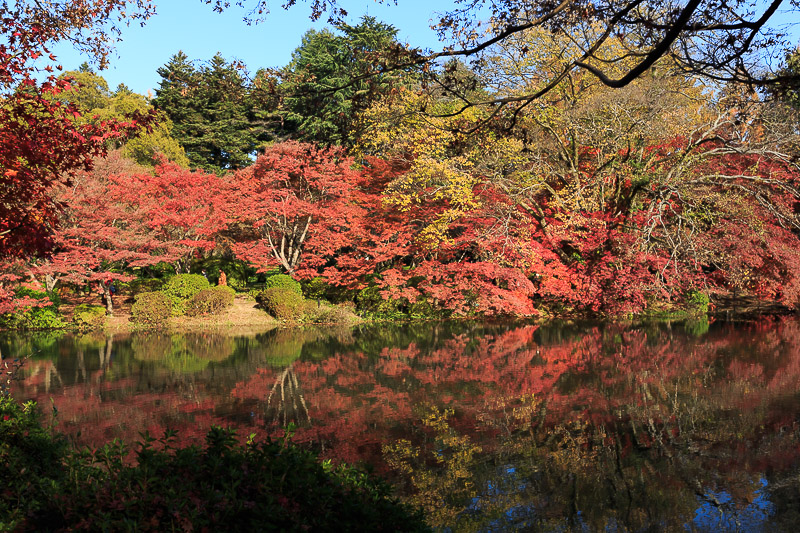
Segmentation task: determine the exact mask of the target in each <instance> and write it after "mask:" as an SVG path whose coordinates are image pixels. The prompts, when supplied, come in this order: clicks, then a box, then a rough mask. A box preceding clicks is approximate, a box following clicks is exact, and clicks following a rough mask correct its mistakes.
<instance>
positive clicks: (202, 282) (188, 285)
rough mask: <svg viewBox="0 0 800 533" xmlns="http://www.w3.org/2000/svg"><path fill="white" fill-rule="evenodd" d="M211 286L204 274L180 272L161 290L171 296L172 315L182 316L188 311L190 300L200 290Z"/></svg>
mask: <svg viewBox="0 0 800 533" xmlns="http://www.w3.org/2000/svg"><path fill="white" fill-rule="evenodd" d="M209 288H211V284H210V283H208V280H207V279H206V278H205V276H203V275H202V274H179V275H177V276H174V277H172V278H170V279H169V281H167V283H166V284H165V285H164V288H163V289H161V292H163V293H164V294H166V295H167V296H168V297H169V300H170V302H171V304H172V316H181V315H183V314H185V313H186V305H187V304H188V303H189V300H191V299H192V298H193V297H194V295H195V294H197V293H198V292H200V291H202V290H203V289H209Z"/></svg>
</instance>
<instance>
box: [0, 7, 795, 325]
mask: <svg viewBox="0 0 800 533" xmlns="http://www.w3.org/2000/svg"><path fill="white" fill-rule="evenodd" d="M106 3H107V4H108V7H109V8H110V9H111V11H108V12H105V13H104V12H102V11H98V12H92V15H91V17H89V18H90V19H91V20H89V22H91V23H92V24H101V23H102V22H103V21H106V22H108V20H107V19H108V18H109V17H111V16H112V15H113V16H116V14H117V12H116V11H115V9H120V10H121V6H122V5H123V4H125V2H106ZM95 4H97V5H98V6H100V5H105V3H104V2H100V1H99V0H98V1H96V2H94V3H93V4H92V5H95ZM136 4H137V7H138V8H140V10H143V11H137V13H139V14H138V15H135V16H145V17H146V16H147V15H149V13H150V10H149V7H150V6H149V3H147V2H137V3H136ZM502 4H503V5H502V6H501V7H502V9H500V11H499V12H498V13H496V14H494V15H493V16H501V15H502V13H506V14H508V15H509V16H514V17H517V16H523V13H521V12H520V11H519V10H518V9H517V7H515V6H514V5H512V4H513V2H504V3H502ZM62 7H63V9H65V10H67V11H69V10H68V9H67V7H66V6H62ZM740 7H741V4H740V3H737V6H736V8H737V9H738V8H740ZM696 8H697V6H696V5H695V6H694V7H692V6H689V8H687V10H686V11H682V10H678V11H679V12H682V13H684V14H686V16H689V17H691V16H694V15H693V14H694V13H695V10H696ZM543 9H545V10H546V8H543ZM565 9H566V8H565ZM732 9H733V8H732ZM467 11H468V10H467ZM567 11H569V12H571V10H570V9H567ZM465 12H466V11H465ZM119 15H120V16H121V17H123V18H124V16H125V15H124V13H119ZM524 15H525V16H528V14H527V13H525V14H524ZM594 15H595V14H587V17H585V18H581V19H580V20H572V22H571V23H570V25H569V26H558V27H554V28H550V27H548V26H547V25H546V24H545V25H543V24H542V23H541V21H538V22H535V23H534V22H531V23H530V24H525V25H523V26H520V27H517V26H513V27H509V28H508V33H503V32H502V31H500V34H501V35H499V36H498V38H497V39H495V40H491V41H490V42H487V43H485V46H483V47H481V49H480V50H469V51H468V52H466V55H468V56H473V55H474V56H475V58H476V61H475V62H472V63H470V64H466V63H463V62H460V61H458V60H454V59H452V58H451V59H450V60H448V61H443V62H440V63H437V64H431V63H428V61H427V59H424V58H423V59H424V60H423V59H421V58H420V56H419V55H418V54H417V53H415V52H409V50H408V49H407V48H404V47H403V46H402V45H400V44H399V43H398V42H397V40H396V34H397V32H396V29H395V28H393V27H392V26H390V25H387V24H384V23H381V22H379V21H377V20H375V19H373V18H370V17H365V18H363V19H362V20H361V21H360V22H359V24H357V25H354V26H352V25H349V24H347V23H345V22H344V21H341V20H339V21H337V23H336V24H335V26H334V28H333V29H332V30H330V31H329V30H321V31H317V30H314V31H310V32H308V33H307V34H306V35H305V36H304V37H303V40H302V42H301V43H300V45H299V46H298V48H297V49H296V50H295V53H294V54H293V56H292V61H291V63H290V64H289V65H287V66H286V67H285V68H283V69H276V70H265V69H260V70H257V71H256V74H255V75H254V76H253V77H252V79H251V77H250V76H249V74H248V70H247V68H246V67H245V65H242V64H241V63H239V62H236V61H227V60H225V59H224V58H223V57H222V55H220V54H217V55H216V56H214V57H213V58H211V59H210V60H209V61H207V62H205V63H203V62H198V61H193V60H190V59H189V58H188V57H187V56H186V55H185V54H183V53H178V54H177V55H175V56H174V57H173V58H172V59H171V60H170V61H169V63H168V64H167V65H165V66H164V68H162V69H161V70H160V71H159V73H160V74H161V76H162V83H161V86H160V88H159V90H158V91H157V95H156V98H155V99H153V101H152V105H153V106H154V108H155V109H157V110H158V113H161V115H160V117H161V118H160V120H161V121H160V122H159V123H158V125H156V126H153V124H152V123H150V121H149V120H145V121H142V120H140V118H141V116H142V114H143V113H150V114H151V115H153V116H154V117H155V115H154V113H155V112H154V110H153V109H151V103H150V102H149V101H148V100H147V99H146V98H144V97H142V96H139V95H135V94H133V93H131V92H130V91H129V90H127V89H126V88H125V87H124V86H121V87H118V88H117V89H116V90H115V91H111V90H109V88H108V86H107V84H106V83H105V81H104V80H103V79H102V78H101V77H100V76H98V75H97V74H95V73H94V72H92V71H91V69H90V68H89V67H88V66H85V65H84V66H82V67H81V68H80V69H78V70H75V71H69V72H68V73H67V75H64V76H61V77H59V78H52V79H50V80H48V81H47V82H45V83H44V84H41V85H37V84H36V83H34V82H32V81H31V78H30V73H31V72H32V70H31V69H33V68H34V67H33V66H31V65H28V63H26V62H25V61H27V60H23V59H21V58H17V57H16V56H13V57H12V56H11V55H8V54H6V56H3V57H4V58H5V59H3V61H6V62H7V63H9V64H13V65H16V66H17V67H18V68H19V75H18V76H14V75H9V76H7V79H6V78H4V79H3V80H1V81H2V82H3V83H4V84H5V85H4V87H7V88H10V87H11V86H12V85H13V82H15V81H22V82H24V83H22V85H23V86H25V87H28V89H26V90H19V91H16V92H14V93H13V98H12V97H11V93H9V97H8V98H7V105H5V106H3V107H2V111H3V112H9V113H11V114H12V115H13V117H12V116H11V115H9V117H7V120H6V119H3V118H2V117H0V122H3V123H4V124H5V123H7V124H8V125H9V128H8V129H7V132H9V133H8V134H7V135H4V137H3V139H0V142H7V144H8V145H9V150H8V151H4V152H3V153H8V154H11V155H9V156H8V157H10V158H12V159H13V161H12V160H11V159H8V161H5V160H3V161H5V162H3V161H0V168H2V169H3V172H4V176H5V177H6V178H7V179H8V180H10V181H8V187H5V186H4V188H3V190H4V191H7V192H8V194H10V196H9V197H8V199H7V201H4V202H3V205H4V206H6V207H4V208H3V209H6V210H7V211H8V212H7V213H0V258H3V260H4V262H5V263H4V265H3V266H4V271H3V274H2V279H0V283H2V286H0V303H2V305H0V311H6V310H11V309H13V308H14V307H19V306H22V307H26V308H27V307H30V306H31V305H32V302H31V301H27V300H26V301H23V300H22V299H20V298H17V297H14V296H13V294H12V293H11V292H10V291H9V287H13V286H15V285H17V284H19V282H20V280H21V279H26V278H30V277H33V278H34V279H35V280H36V281H37V282H38V283H40V284H41V285H42V286H43V287H44V288H45V289H46V290H47V291H49V292H53V291H55V290H57V288H58V286H59V284H61V285H71V286H72V287H80V286H84V285H85V284H90V285H91V286H92V288H93V289H96V291H97V293H98V294H100V295H101V297H102V300H103V303H105V305H106V311H107V313H108V314H112V313H113V311H114V310H113V298H112V292H111V287H116V286H121V285H122V284H124V283H127V282H132V281H135V279H136V278H140V277H162V276H163V277H166V276H165V274H166V270H165V268H166V265H169V267H170V268H171V269H172V270H174V272H175V273H176V274H179V275H187V274H186V273H188V272H198V271H199V270H200V269H201V268H204V267H205V266H210V265H214V268H215V270H214V271H213V272H212V277H214V279H216V276H217V274H216V272H219V269H220V268H221V267H220V265H222V264H223V263H224V264H225V265H226V269H228V272H229V274H230V275H231V277H230V280H229V283H230V285H231V286H234V285H235V286H236V288H237V289H238V290H242V291H244V290H246V289H247V288H248V287H247V285H248V283H255V284H258V283H259V282H260V281H262V280H263V279H264V276H265V275H266V273H274V271H275V270H276V269H278V270H280V271H281V272H282V274H283V275H287V276H291V278H292V279H293V280H295V281H297V282H301V283H305V284H306V285H307V286H308V287H312V284H313V286H314V287H315V288H314V292H315V298H321V299H329V300H331V301H334V302H336V303H341V302H345V301H349V302H354V303H356V304H357V306H358V310H359V312H361V313H362V314H365V315H368V316H373V317H382V318H401V317H402V318H409V317H410V318H417V317H442V316H509V315H513V316H531V315H542V314H544V315H566V314H569V315H578V314H581V315H587V314H591V315H602V316H621V315H631V314H637V313H644V312H649V313H671V312H674V311H676V310H681V309H683V310H691V309H696V308H700V307H702V306H698V305H697V301H698V300H697V299H698V298H700V299H703V298H705V299H708V298H709V297H710V296H711V295H713V294H724V293H733V294H734V295H744V296H752V297H758V298H762V299H770V300H775V301H778V302H780V303H781V304H783V305H786V306H788V307H794V306H795V305H797V303H798V301H800V266H798V265H800V246H799V244H800V243H799V242H798V237H797V235H798V231H800V217H798V213H800V208H798V205H800V204H799V203H798V202H799V201H800V169H798V163H797V162H798V157H797V154H798V150H800V142H799V139H800V137H798V133H797V127H796V125H797V120H798V119H797V116H798V115H797V113H798V111H797V109H795V107H796V106H794V107H793V104H796V98H795V96H796V95H795V92H796V91H795V90H794V88H795V87H796V78H797V68H796V63H797V59H796V58H797V55H796V53H789V54H787V55H786V60H785V64H784V65H782V66H781V69H780V70H779V79H778V80H776V81H777V82H778V83H776V84H775V85H774V86H772V91H771V93H770V94H771V95H772V97H773V98H774V100H773V101H769V102H765V101H763V100H762V98H761V96H760V95H759V94H757V93H754V92H753V91H751V90H750V89H748V86H747V85H739V84H736V83H733V81H734V80H733V79H731V80H730V81H731V83H729V84H727V85H724V84H723V85H719V86H715V87H713V88H710V87H707V86H706V85H705V84H704V83H705V78H702V77H699V76H696V75H695V74H693V73H692V72H689V71H687V70H686V68H685V67H686V64H685V63H682V62H681V61H682V59H681V58H680V57H678V56H679V55H680V54H678V55H677V56H676V54H674V53H672V52H671V51H668V50H667V49H657V50H656V49H653V48H652V47H650V46H649V45H648V44H647V39H646V36H647V35H653V34H656V33H659V32H661V31H665V30H664V27H660V29H657V30H654V29H653V28H651V27H648V26H646V25H644V26H641V25H640V22H641V21H639V22H636V23H634V22H632V21H627V22H626V21H625V20H623V19H624V17H623V19H620V20H618V21H617V23H619V24H622V25H623V26H625V27H628V26H629V27H630V29H631V31H633V33H620V34H617V33H611V34H610V33H607V32H606V28H605V27H604V25H603V21H602V20H601V18H598V17H596V16H594ZM651 15H652V14H650V15H648V17H649V16H651ZM553 16H556V14H553ZM561 16H562V14H558V17H561ZM625 16H627V14H626V15H625ZM653 16H655V15H653ZM93 17H94V18H93ZM655 18H656V19H659V16H655ZM26 20H27V19H26ZM492 20H493V22H492V25H490V26H489V27H487V31H488V32H489V33H493V32H495V33H496V32H497V31H498V27H497V26H495V25H496V24H500V22H501V20H504V19H502V17H501V18H500V19H494V18H493V19H492ZM637 20H638V19H637ZM764 20H766V19H764ZM506 22H508V21H506ZM562 22H565V21H562ZM442 24H443V27H453V28H456V27H462V28H466V27H468V26H469V24H467V21H466V20H462V19H458V20H457V19H453V18H447V17H446V18H445V19H443V21H442ZM90 25H91V24H90ZM762 25H763V20H761V19H759V24H758V25H757V26H758V30H760V28H761V26H762ZM712 26H713V25H712ZM21 30H25V28H21ZM25 31H27V32H28V33H25V32H24V31H21V32H20V36H19V37H17V36H14V39H18V41H16V40H15V41H14V43H16V44H19V45H20V46H22V45H23V44H24V45H25V46H30V47H32V48H31V50H34V49H36V50H39V49H40V48H41V47H42V46H45V44H46V42H49V41H57V40H58V39H60V38H63V35H62V36H59V35H56V34H52V35H51V34H48V35H47V36H46V37H45V41H43V42H39V41H36V42H32V41H26V40H25V39H28V38H30V31H32V30H30V28H28V29H27V30H25ZM682 31H684V30H680V31H679V32H678V33H680V32H682ZM708 31H711V32H716V31H717V28H709V29H708ZM689 33H691V32H689ZM670 35H671V36H670V39H675V38H677V35H672V34H670ZM472 38H475V39H477V36H475V35H473V36H472V37H468V39H472ZM587 42H594V43H596V44H597V48H596V49H592V50H591V51H590V52H587V51H586V50H587V49H586V48H585V46H584V45H585V44H586V43H587ZM665 42H666V41H665ZM635 43H639V45H640V46H641V47H642V50H645V51H644V52H642V53H643V54H644V56H646V57H647V59H646V60H642V59H641V57H643V56H640V55H637V54H636V53H632V52H631V50H632V47H634V44H635ZM95 44H98V45H99V44H101V43H95ZM751 44H753V43H750V44H748V45H746V46H745V47H744V48H746V49H748V50H749V48H750V45H751ZM753 46H755V45H754V44H753ZM729 47H732V48H736V46H735V43H734V44H730V45H729ZM101 48H102V47H101ZM656 48H658V47H656ZM740 51H742V50H741V49H740ZM746 51H747V50H746ZM37 53H38V52H37ZM450 55H452V54H449V53H447V54H444V56H450ZM444 56H443V57H444ZM683 59H684V60H685V59H686V58H683ZM20 61H22V63H20ZM725 61H727V59H726V60H725ZM725 61H723V63H724V64H725V65H728V63H726V62H725ZM423 65H424V68H419V67H420V66H423ZM728 74H731V76H732V77H733V78H736V77H738V76H739V73H738V71H737V72H734V73H731V72H728ZM26 80H27V81H26ZM614 80H618V81H619V80H622V81H624V83H623V82H620V83H616V82H614V83H609V81H614ZM534 101H535V103H536V105H533V104H532V102H534ZM484 104H489V105H488V106H487V105H484ZM89 115H91V116H89ZM14 117H16V118H14ZM43 117H45V118H46V120H44V119H43ZM136 117H139V118H136ZM131 119H134V120H131ZM43 120H44V121H43ZM136 120H138V122H135V121H136ZM42 121H43V122H42ZM134 122H135V123H134ZM141 124H145V125H147V126H148V127H149V130H148V131H147V132H142V133H144V134H142V135H140V136H139V137H138V138H136V139H128V138H127V137H126V136H127V134H128V133H131V132H133V131H135V130H136V129H137V128H139V127H140V126H141ZM12 126H13V127H12ZM40 126H41V128H42V129H41V131H40V130H39V129H37V128H39V127H40ZM4 131H5V130H4ZM30 136H39V137H42V139H39V138H38V137H37V138H36V139H33V137H30ZM29 137H30V138H29ZM176 141H177V143H179V144H180V145H181V147H182V148H181V147H179V146H177V143H176ZM307 141H312V142H307ZM51 145H52V146H51ZM21 146H28V147H31V146H37V148H36V150H34V151H32V152H31V153H26V154H21V153H17V152H18V151H19V149H20V147H21ZM12 148H13V150H12ZM111 148H119V150H113V151H111V152H110V153H108V152H109V149H111ZM15 150H16V151H15ZM181 150H184V151H185V156H186V157H188V164H189V166H191V167H194V169H193V170H192V169H187V168H184V166H185V165H186V164H187V159H184V155H183V153H182V151H181ZM45 153H46V154H56V156H52V157H51V156H50V155H47V156H45ZM59 154H61V155H59ZM106 154H107V155H106ZM159 154H160V155H159ZM104 155H106V157H101V156H104ZM165 157H168V158H171V159H173V161H172V162H170V161H167V160H165ZM131 158H133V159H135V161H133V160H132V159H131ZM23 161H24V162H25V165H23V166H25V168H24V169H23V168H22V167H20V162H23ZM137 162H138V163H139V164H137ZM141 164H143V165H144V166H142V165H141ZM53 165H56V166H53ZM17 167H20V168H17ZM9 191H10V192H9ZM11 221H15V222H14V224H17V225H16V226H15V227H13V228H12V227H10V226H9V224H12V222H11ZM18 221H22V222H21V223H20V224H18ZM3 224H5V225H3ZM6 226H8V227H6ZM11 258H14V262H13V264H12V261H11V260H10V259H11ZM251 278H252V279H251ZM176 279H181V278H180V277H179V278H176ZM312 280H314V281H313V282H312ZM172 283H177V282H176V281H174V282H172ZM267 283H268V285H267V286H269V283H270V282H269V280H268V281H267ZM202 288H206V286H202V287H201V286H200V285H197V286H196V287H194V289H193V290H192V292H191V293H186V294H184V293H183V292H181V291H180V290H178V289H173V288H170V287H169V286H168V287H167V288H166V289H165V291H166V293H167V294H169V295H170V298H171V299H172V305H173V314H175V315H179V314H183V313H184V312H185V310H186V304H187V302H188V301H189V299H190V298H192V297H193V296H194V294H196V292H198V291H199V290H200V289H202ZM295 288H296V287H295ZM176 291H177V292H176ZM178 292H181V293H180V294H178ZM12 302H13V303H12ZM193 312H200V313H202V312H205V311H200V310H196V311H193ZM290 314H293V312H292V313H290ZM48 321H49V319H47V320H44V319H43V320H41V321H39V322H37V323H45V322H48Z"/></svg>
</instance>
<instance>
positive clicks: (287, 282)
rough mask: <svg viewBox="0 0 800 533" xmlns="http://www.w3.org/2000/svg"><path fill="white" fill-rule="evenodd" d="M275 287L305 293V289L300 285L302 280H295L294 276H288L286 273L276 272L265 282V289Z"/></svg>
mask: <svg viewBox="0 0 800 533" xmlns="http://www.w3.org/2000/svg"><path fill="white" fill-rule="evenodd" d="M273 287H282V288H284V289H291V290H293V291H295V292H296V293H297V294H303V289H302V288H301V286H300V282H299V281H295V280H294V279H292V276H287V275H286V274H275V275H274V276H270V277H268V278H267V280H266V281H265V282H264V289H271V288H273Z"/></svg>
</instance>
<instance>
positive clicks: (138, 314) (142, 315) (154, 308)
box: [131, 292, 172, 326]
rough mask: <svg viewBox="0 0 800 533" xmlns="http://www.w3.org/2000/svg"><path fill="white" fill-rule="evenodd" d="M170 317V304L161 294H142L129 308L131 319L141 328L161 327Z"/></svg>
mask: <svg viewBox="0 0 800 533" xmlns="http://www.w3.org/2000/svg"><path fill="white" fill-rule="evenodd" d="M170 316H172V302H171V301H170V299H169V297H168V296H167V295H166V294H164V293H163V292H143V293H141V294H139V295H138V296H136V301H135V302H133V305H132V306H131V318H132V319H133V321H134V322H135V323H136V324H139V325H142V326H159V325H163V324H165V323H166V322H167V320H169V317H170Z"/></svg>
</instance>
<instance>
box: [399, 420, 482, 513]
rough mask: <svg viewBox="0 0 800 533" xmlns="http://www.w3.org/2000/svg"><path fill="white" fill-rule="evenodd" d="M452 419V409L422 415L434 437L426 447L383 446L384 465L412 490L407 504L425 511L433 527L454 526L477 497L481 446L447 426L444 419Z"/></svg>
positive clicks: (407, 443)
mask: <svg viewBox="0 0 800 533" xmlns="http://www.w3.org/2000/svg"><path fill="white" fill-rule="evenodd" d="M452 416H453V410H452V409H444V410H441V409H439V408H437V407H430V408H427V409H426V410H425V411H424V412H423V414H422V423H423V424H424V426H425V427H427V428H430V429H431V430H432V431H433V437H434V440H433V442H432V443H430V442H429V443H428V444H429V446H427V447H425V448H423V447H418V446H415V445H413V444H412V443H411V441H409V440H406V439H400V440H398V441H397V442H395V443H394V444H388V445H384V447H383V453H384V457H385V458H386V461H387V463H388V464H389V465H390V466H391V467H392V468H394V469H396V470H398V471H399V472H401V473H402V474H404V475H406V476H408V478H409V479H410V482H411V485H412V487H413V489H414V490H415V494H414V495H413V496H411V497H410V502H411V503H413V504H414V505H418V506H420V507H422V508H423V509H424V510H425V512H426V516H427V520H428V522H429V523H430V524H431V525H432V526H434V527H446V526H450V525H452V524H454V523H455V522H456V519H457V517H458V514H459V513H460V512H461V511H462V510H463V509H464V506H465V502H468V501H469V499H470V498H474V497H475V495H476V490H475V486H474V483H473V482H472V469H473V467H474V463H475V459H476V455H477V454H478V453H480V451H481V447H480V446H478V445H476V444H473V443H472V442H471V441H470V438H469V437H468V436H465V435H460V434H459V433H458V432H457V431H456V430H455V429H453V428H452V427H451V426H450V424H449V423H448V421H447V419H448V418H450V417H452ZM431 444H432V446H430V445H431Z"/></svg>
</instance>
